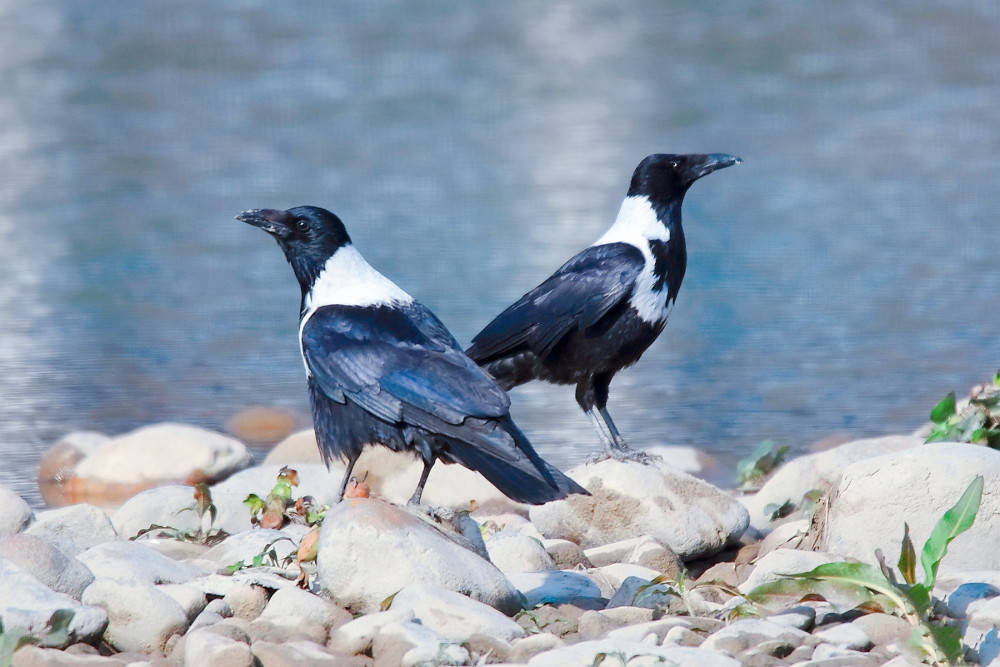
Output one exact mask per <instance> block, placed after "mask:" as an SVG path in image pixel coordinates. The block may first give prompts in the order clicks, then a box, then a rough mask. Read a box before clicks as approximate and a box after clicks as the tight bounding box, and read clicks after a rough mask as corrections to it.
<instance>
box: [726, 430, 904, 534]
mask: <svg viewBox="0 0 1000 667" xmlns="http://www.w3.org/2000/svg"><path fill="white" fill-rule="evenodd" d="M923 442H924V440H923V439H922V438H917V437H915V436H912V435H888V436H884V437H881V438H866V439H864V440H855V441H853V442H848V443H844V444H843V445H840V446H838V447H833V448H832V449H828V450H826V451H823V452H818V453H816V454H807V455H806V456H799V457H797V458H794V459H792V460H791V461H789V462H788V463H786V464H785V465H783V466H782V467H780V468H778V470H776V471H775V473H774V474H773V475H772V476H771V478H770V479H768V480H767V483H766V484H764V486H763V487H762V488H761V489H760V491H758V492H757V493H755V494H753V495H750V496H744V497H743V498H740V501H741V502H742V503H743V504H744V505H746V507H747V510H749V512H750V524H751V525H752V526H753V527H754V528H758V529H767V528H768V524H769V523H770V517H769V516H768V515H766V514H765V513H764V508H765V507H767V506H768V505H772V504H773V505H778V506H781V505H783V504H784V503H785V502H786V501H789V500H790V501H792V502H793V503H795V504H796V505H797V504H799V502H800V501H801V500H802V496H804V495H805V494H806V493H808V492H809V491H812V490H813V489H819V490H820V491H822V492H824V493H826V492H828V491H830V489H832V488H833V487H834V486H835V485H836V484H837V482H838V481H839V480H840V476H841V475H842V474H843V472H844V469H845V468H847V466H849V465H851V464H852V463H856V462H858V461H863V460H865V459H870V458H873V457H875V456H882V455H884V454H891V453H893V452H899V451H904V450H907V449H912V448H914V447H918V446H920V445H922V444H923Z"/></svg>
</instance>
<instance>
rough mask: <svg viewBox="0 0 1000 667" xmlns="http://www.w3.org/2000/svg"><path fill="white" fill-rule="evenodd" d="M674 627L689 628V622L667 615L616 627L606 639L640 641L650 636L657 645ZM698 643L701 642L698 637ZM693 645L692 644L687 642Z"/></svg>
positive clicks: (664, 639)
mask: <svg viewBox="0 0 1000 667" xmlns="http://www.w3.org/2000/svg"><path fill="white" fill-rule="evenodd" d="M674 628H685V629H688V630H690V623H689V622H688V620H687V619H686V618H683V617H681V616H667V617H664V618H661V619H658V620H655V621H647V622H645V623H636V624H634V625H626V626H625V627H623V628H616V629H614V630H610V631H609V632H608V635H607V636H608V639H623V640H625V641H634V642H641V641H643V640H645V639H646V638H649V637H650V636H652V637H653V638H655V642H654V643H655V644H657V645H659V644H662V643H663V642H665V641H666V637H667V635H668V634H669V633H670V631H671V630H673V629H674ZM698 643H699V644H700V643H701V639H700V638H699V640H698ZM688 645H689V646H693V644H688Z"/></svg>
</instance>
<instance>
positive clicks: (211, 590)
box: [186, 567, 296, 597]
mask: <svg viewBox="0 0 1000 667" xmlns="http://www.w3.org/2000/svg"><path fill="white" fill-rule="evenodd" d="M186 583H188V584H190V585H191V586H194V587H195V588H197V589H199V590H200V591H202V592H203V593H205V594H206V595H210V596H215V597H225V596H226V595H228V594H229V592H230V591H232V590H233V589H234V588H236V587H238V586H242V585H243V584H244V583H247V584H256V585H258V586H263V587H264V588H266V589H268V590H272V591H277V590H281V589H283V588H296V585H295V582H294V581H292V580H291V579H289V578H287V577H284V576H281V575H278V574H275V573H274V572H270V571H268V570H266V569H265V568H260V567H255V568H250V569H249V570H239V571H237V572H234V573H233V574H232V575H231V576H227V575H224V574H208V575H202V576H200V577H196V578H194V579H191V580H190V581H188V582H186Z"/></svg>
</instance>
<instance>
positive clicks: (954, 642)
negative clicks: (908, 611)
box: [927, 623, 965, 664]
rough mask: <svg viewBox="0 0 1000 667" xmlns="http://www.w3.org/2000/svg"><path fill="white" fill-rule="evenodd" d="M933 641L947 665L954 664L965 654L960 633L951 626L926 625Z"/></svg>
mask: <svg viewBox="0 0 1000 667" xmlns="http://www.w3.org/2000/svg"><path fill="white" fill-rule="evenodd" d="M927 627H928V628H929V629H930V631H931V634H932V635H934V640H935V641H936V642H937V645H938V646H940V647H941V650H942V651H943V652H944V657H945V658H946V659H947V661H948V664H955V663H957V662H958V660H959V658H961V657H962V656H963V655H964V654H965V647H964V646H962V633H961V631H959V629H958V628H956V627H955V626H953V625H938V624H936V623H934V624H928V626H927Z"/></svg>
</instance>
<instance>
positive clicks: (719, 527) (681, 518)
mask: <svg viewBox="0 0 1000 667" xmlns="http://www.w3.org/2000/svg"><path fill="white" fill-rule="evenodd" d="M568 474H569V476H570V477H571V478H573V479H574V480H576V481H577V482H579V483H580V484H581V485H582V486H583V487H584V488H586V489H587V490H588V491H590V493H591V495H590V496H582V495H571V496H569V497H568V498H566V499H565V500H557V501H553V502H550V503H546V504H545V505H539V506H537V507H532V508H531V510H530V516H531V522H532V523H533V524H535V526H536V527H537V528H538V530H539V531H541V533H542V534H543V535H544V536H545V537H547V538H564V539H568V540H571V541H573V542H576V543H577V544H579V545H580V546H582V547H584V548H590V547H596V546H601V545H604V544H610V543H612V542H619V541H621V540H627V539H631V538H635V537H642V536H644V535H648V536H650V537H652V538H653V539H654V540H656V541H658V542H659V543H660V544H664V545H666V546H668V547H670V548H671V549H672V550H673V552H674V553H676V554H677V555H678V556H679V557H680V558H682V559H691V558H697V557H700V556H706V555H709V554H712V553H715V552H717V551H720V550H721V549H723V548H725V547H726V546H727V545H729V544H732V543H733V542H734V541H735V540H737V539H738V538H739V536H740V535H742V534H743V531H744V530H746V527H747V524H748V522H749V517H748V515H747V510H746V508H744V507H743V505H741V504H740V503H739V502H738V501H736V500H735V499H733V498H732V497H731V496H729V495H728V494H726V493H725V492H723V491H721V490H719V489H717V488H716V487H714V486H712V485H711V484H709V483H707V482H705V481H702V480H700V479H697V478H695V477H692V476H691V475H688V474H686V473H683V472H680V471H678V470H675V469H674V468H672V467H670V466H669V465H667V464H665V463H663V462H662V461H661V462H656V463H653V464H650V465H643V464H641V463H622V462H619V461H615V460H611V459H608V460H605V461H601V462H599V463H594V464H587V465H582V466H577V467H576V468H573V469H572V470H570V471H569V473H568Z"/></svg>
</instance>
